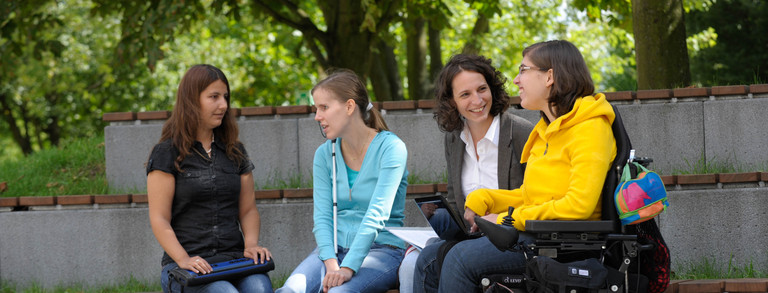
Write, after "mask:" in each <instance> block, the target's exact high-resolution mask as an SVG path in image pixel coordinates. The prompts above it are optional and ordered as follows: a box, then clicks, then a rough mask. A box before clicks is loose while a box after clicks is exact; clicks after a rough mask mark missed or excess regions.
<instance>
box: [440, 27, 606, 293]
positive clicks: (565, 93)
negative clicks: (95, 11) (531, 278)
mask: <svg viewBox="0 0 768 293" xmlns="http://www.w3.org/2000/svg"><path fill="white" fill-rule="evenodd" d="M514 83H515V85H517V86H518V87H519V88H520V91H519V93H520V99H521V102H520V104H521V105H522V106H523V108H525V109H529V110H537V111H540V112H541V119H540V120H539V122H538V124H536V126H535V127H534V129H533V131H532V132H531V134H530V136H529V137H528V142H527V143H526V145H525V147H524V148H523V153H522V157H521V160H520V162H521V163H528V164H527V167H526V170H525V176H524V177H523V185H522V186H521V187H520V188H518V189H514V190H490V189H478V190H476V191H474V192H472V193H470V194H469V195H468V196H467V201H466V203H465V206H464V207H465V212H464V217H465V218H466V219H467V220H468V221H469V222H470V223H471V224H473V229H476V226H475V225H474V216H475V215H482V216H483V218H485V219H487V220H490V221H495V222H497V223H501V221H502V219H503V218H504V216H506V215H507V213H506V211H507V208H508V207H510V206H512V207H514V208H515V209H514V212H513V213H512V218H513V219H514V226H515V228H517V229H518V230H519V231H521V233H520V240H521V241H531V240H532V238H531V237H530V235H528V234H527V233H525V232H524V231H525V222H526V221H527V220H599V219H600V192H601V190H602V187H603V182H604V179H605V174H606V173H607V172H608V169H609V168H610V165H611V162H612V161H613V158H614V157H615V156H616V142H615V140H614V138H613V132H612V131H611V123H612V122H613V119H614V118H615V114H614V112H613V108H612V107H611V105H610V104H609V103H608V101H607V100H606V99H605V95H603V94H594V90H595V88H594V84H593V82H592V78H591V77H590V74H589V70H588V69H587V65H586V63H585V62H584V58H583V57H582V55H581V53H580V52H579V50H578V49H577V48H576V46H574V45H573V44H571V43H570V42H568V41H562V40H555V41H548V42H542V43H537V44H534V45H531V46H530V47H528V48H526V49H525V50H523V61H522V64H521V65H520V68H519V74H518V75H517V77H515V79H514ZM593 94H594V95H593ZM524 269H525V257H524V256H523V253H522V252H521V251H505V252H501V251H499V250H497V249H496V248H495V247H493V246H492V244H490V241H488V239H487V237H483V238H478V239H473V240H468V241H462V242H460V243H459V244H457V245H456V246H454V247H453V248H451V250H450V251H449V252H448V254H446V256H445V259H444V261H443V266H442V271H441V276H440V281H439V284H440V285H439V289H438V291H440V292H443V291H445V292H447V291H451V292H473V291H477V290H479V288H478V284H479V282H480V278H481V276H482V275H486V274H492V273H499V272H507V273H509V272H512V273H522V272H523V271H524Z"/></svg>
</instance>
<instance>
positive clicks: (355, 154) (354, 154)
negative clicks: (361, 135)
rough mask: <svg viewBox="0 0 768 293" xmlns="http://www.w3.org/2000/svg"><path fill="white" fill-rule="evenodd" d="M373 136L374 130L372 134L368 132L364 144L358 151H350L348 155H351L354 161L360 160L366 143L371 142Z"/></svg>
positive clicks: (363, 154)
mask: <svg viewBox="0 0 768 293" xmlns="http://www.w3.org/2000/svg"><path fill="white" fill-rule="evenodd" d="M374 137H376V133H375V132H374V133H373V135H370V134H369V135H368V137H367V138H366V142H365V144H364V145H363V147H362V148H361V149H360V150H359V151H358V150H355V151H350V157H352V159H353V160H355V161H362V160H363V158H364V156H365V153H366V150H367V149H368V145H370V144H371V141H373V138H374Z"/></svg>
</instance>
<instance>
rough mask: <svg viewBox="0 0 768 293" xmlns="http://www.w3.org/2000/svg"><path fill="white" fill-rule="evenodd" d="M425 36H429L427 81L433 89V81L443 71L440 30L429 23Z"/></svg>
mask: <svg viewBox="0 0 768 293" xmlns="http://www.w3.org/2000/svg"><path fill="white" fill-rule="evenodd" d="M427 35H429V39H428V41H429V81H430V83H432V86H431V88H434V82H435V79H436V78H437V75H438V74H440V71H441V70H443V54H442V51H443V49H442V46H441V44H440V30H439V29H436V28H434V25H432V24H431V23H430V24H429V26H428V29H427Z"/></svg>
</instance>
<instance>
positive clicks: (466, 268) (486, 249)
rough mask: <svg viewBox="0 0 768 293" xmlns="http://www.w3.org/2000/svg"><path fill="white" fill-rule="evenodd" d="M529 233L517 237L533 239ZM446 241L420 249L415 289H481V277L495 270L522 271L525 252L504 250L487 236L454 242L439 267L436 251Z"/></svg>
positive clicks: (475, 290)
mask: <svg viewBox="0 0 768 293" xmlns="http://www.w3.org/2000/svg"><path fill="white" fill-rule="evenodd" d="M532 240H533V238H532V237H531V236H530V234H527V233H520V239H519V240H518V241H525V242H531V241H532ZM443 243H445V241H439V242H436V243H433V244H430V245H427V247H424V249H422V250H421V253H420V254H419V258H418V259H417V260H416V272H415V274H414V277H413V279H414V282H413V292H416V293H421V292H480V289H481V287H480V279H481V278H482V276H484V275H488V274H494V273H523V272H524V271H525V255H523V253H522V252H521V251H504V252H501V251H499V250H498V249H496V247H495V246H493V244H492V243H491V241H490V240H488V237H481V238H477V239H470V240H464V241H461V242H459V243H458V244H456V245H455V246H453V248H451V250H449V251H448V253H447V254H446V255H445V258H444V259H443V266H442V270H441V271H440V272H438V271H437V251H438V248H439V247H440V245H442V244H443Z"/></svg>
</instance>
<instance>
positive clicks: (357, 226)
mask: <svg viewBox="0 0 768 293" xmlns="http://www.w3.org/2000/svg"><path fill="white" fill-rule="evenodd" d="M312 99H313V100H314V102H315V106H316V107H317V112H316V114H315V120H317V121H318V122H319V123H320V127H321V128H322V130H323V133H324V135H325V136H326V138H328V139H329V140H328V141H326V142H325V143H324V144H323V145H321V146H320V147H318V148H317V151H315V158H314V164H313V180H314V183H313V185H314V192H313V199H314V221H315V225H314V229H313V232H314V234H315V241H316V242H317V249H315V250H314V251H312V253H310V255H309V256H308V257H307V258H306V259H305V260H304V261H303V262H302V263H301V264H299V266H298V267H297V268H296V269H295V270H294V271H293V273H291V276H290V277H289V278H288V280H286V282H285V286H284V287H283V288H280V289H278V291H277V292H320V291H321V290H322V291H323V292H384V291H386V290H387V289H390V288H394V287H395V286H396V284H397V269H398V266H399V265H400V261H401V260H402V258H403V254H404V248H405V243H404V242H403V241H402V240H400V239H399V238H397V237H396V236H395V235H392V234H391V233H389V232H388V231H386V230H384V227H385V226H386V227H402V226H403V218H404V215H403V212H404V208H405V188H406V186H407V182H406V176H407V171H406V170H405V165H406V157H407V151H406V148H405V144H404V143H403V142H402V141H401V140H400V139H399V138H398V137H397V136H396V135H395V134H393V133H392V132H389V131H388V130H387V125H386V123H384V120H383V119H382V118H381V115H380V114H379V112H378V111H377V110H376V109H374V108H373V105H372V104H370V102H369V100H368V93H367V90H366V88H365V84H363V82H362V81H361V80H360V79H359V78H358V77H357V75H356V74H355V73H354V72H352V71H349V70H341V71H336V72H334V73H332V74H331V75H330V76H328V78H326V79H324V80H323V81H321V82H320V83H318V84H317V85H316V86H315V87H314V88H313V89H312ZM334 178H335V182H336V184H333V182H334ZM334 185H335V186H334ZM334 187H335V190H334ZM334 191H335V193H334Z"/></svg>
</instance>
